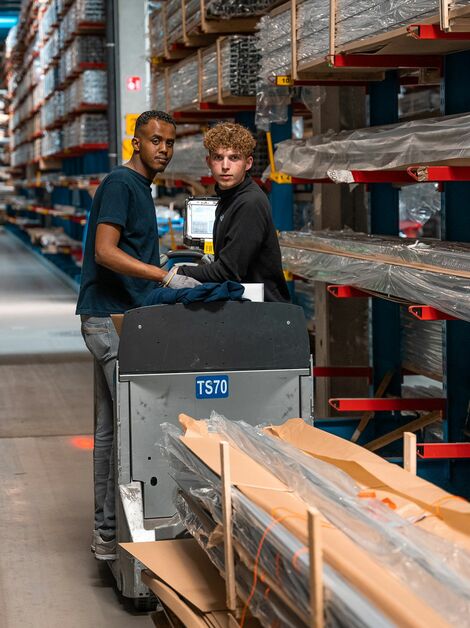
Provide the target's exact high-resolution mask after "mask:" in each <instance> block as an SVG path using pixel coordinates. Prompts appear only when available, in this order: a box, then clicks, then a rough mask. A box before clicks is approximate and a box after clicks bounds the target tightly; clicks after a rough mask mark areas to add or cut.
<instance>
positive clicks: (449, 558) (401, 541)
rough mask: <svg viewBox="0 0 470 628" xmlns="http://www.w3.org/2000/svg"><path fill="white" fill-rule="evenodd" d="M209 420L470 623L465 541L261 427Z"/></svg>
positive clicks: (418, 589) (417, 588)
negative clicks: (430, 526) (412, 516)
mask: <svg viewBox="0 0 470 628" xmlns="http://www.w3.org/2000/svg"><path fill="white" fill-rule="evenodd" d="M208 425H209V430H210V431H215V432H217V433H219V434H221V435H222V436H223V437H224V438H226V439H228V440H229V442H231V443H233V444H234V445H235V446H236V447H238V448H239V449H241V450H242V451H244V452H245V453H247V454H248V455H249V456H250V457H251V458H253V459H254V460H256V461H257V462H258V463H260V464H262V465H263V466H265V467H267V468H268V469H269V470H270V472H271V473H273V474H274V475H275V476H276V477H277V478H278V479H279V480H281V481H282V482H283V483H284V484H286V485H287V486H288V487H289V488H290V489H291V490H293V491H295V492H296V493H297V494H298V495H299V496H300V497H301V498H302V499H303V500H304V501H306V502H307V503H309V504H311V505H315V506H316V507H317V508H318V509H319V510H320V512H321V513H322V514H323V515H324V516H325V517H327V519H328V520H329V521H330V522H331V523H332V524H333V525H335V526H336V527H338V528H339V529H341V530H342V531H343V532H344V533H345V534H346V535H347V536H349V537H350V538H351V539H352V540H353V541H354V542H355V543H357V544H358V545H359V546H360V547H362V548H363V549H364V550H365V551H367V552H369V553H370V554H371V555H372V556H373V557H374V558H375V559H376V560H377V561H378V562H380V563H381V564H383V565H384V566H386V567H388V568H390V569H392V570H393V574H394V576H395V577H397V578H398V579H400V580H401V581H402V582H404V583H406V584H407V585H408V586H409V587H410V589H411V590H412V591H413V592H414V593H415V594H416V595H418V596H419V597H420V598H421V599H422V600H424V601H425V602H426V603H427V604H428V605H429V606H430V607H431V608H434V609H435V610H436V611H437V612H438V613H440V614H441V615H442V616H443V617H445V618H446V619H447V621H449V623H450V624H452V625H460V626H469V625H470V554H469V553H468V552H467V551H466V550H464V549H463V547H461V546H458V545H456V544H454V543H451V542H450V541H447V540H444V539H442V538H439V537H437V536H435V535H434V534H431V533H429V532H426V531H425V530H423V529H422V528H417V527H416V526H414V525H413V524H412V523H410V522H408V521H407V520H406V519H404V518H402V517H400V516H399V515H398V514H396V513H395V512H394V511H393V510H392V509H390V508H388V506H386V505H385V504H383V503H382V502H381V501H379V500H378V499H375V498H363V497H360V496H359V493H360V487H359V486H357V485H356V484H355V482H354V481H353V480H352V478H350V476H348V475H347V474H346V473H344V472H343V471H341V470H340V469H338V468H337V467H335V466H333V465H331V464H329V463H326V462H324V461H322V460H318V459H316V458H313V457H312V456H308V455H306V454H304V453H303V452H301V451H299V450H298V449H296V448H294V447H292V446H291V445H289V444H288V443H285V442H282V441H280V440H278V439H275V438H273V437H271V436H268V435H266V434H264V433H263V432H262V430H261V429H259V428H255V427H252V426H250V425H247V424H246V423H243V422H235V421H227V420H226V419H224V418H223V417H221V416H219V415H217V414H216V413H213V414H212V416H211V419H210V421H209V423H208Z"/></svg>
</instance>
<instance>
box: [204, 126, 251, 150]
mask: <svg viewBox="0 0 470 628" xmlns="http://www.w3.org/2000/svg"><path fill="white" fill-rule="evenodd" d="M204 146H205V147H206V149H207V150H208V151H209V152H210V153H215V152H217V151H218V150H219V149H220V148H225V149H232V150H235V151H237V152H240V153H241V154H242V155H243V157H245V158H247V157H250V156H251V155H253V151H254V150H255V146H256V140H255V138H254V137H253V135H252V134H251V132H250V131H249V130H248V129H247V128H245V127H244V126H242V125H241V124H236V123H235V122H219V123H217V124H216V125H215V126H213V127H212V128H211V129H209V130H208V131H207V133H206V134H205V136H204Z"/></svg>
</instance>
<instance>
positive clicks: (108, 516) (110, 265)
mask: <svg viewBox="0 0 470 628" xmlns="http://www.w3.org/2000/svg"><path fill="white" fill-rule="evenodd" d="M175 136H176V128H175V122H174V120H173V118H172V117H171V116H169V115H168V114H167V113H165V112H163V111H146V112H144V113H142V114H141V115H140V116H139V117H138V118H137V121H136V125H135V132H134V138H133V139H132V147H133V149H134V150H133V155H132V157H131V159H130V160H129V161H128V162H127V163H126V164H124V165H123V166H118V167H117V168H114V169H113V171H112V172H111V173H110V174H109V175H108V176H107V177H106V178H105V179H104V180H103V181H102V183H101V184H100V186H99V187H98V189H97V191H96V194H95V196H94V199H93V203H92V207H91V213H90V218H89V222H88V234H87V239H86V243H85V251H84V256H83V267H82V278H81V285H80V294H79V297H78V303H77V310H76V313H77V314H80V316H81V321H82V335H83V338H84V340H85V343H86V345H87V347H88V349H89V350H90V352H91V353H92V355H93V357H94V362H95V368H94V371H95V445H94V451H93V466H94V486H95V526H94V531H93V541H92V545H91V549H92V550H93V551H94V552H95V557H96V558H98V559H99V560H113V559H114V558H116V539H115V504H114V465H113V451H112V449H113V432H114V423H113V397H114V385H115V384H114V371H115V365H116V357H117V350H118V344H119V338H118V336H117V333H116V331H115V329H114V326H113V323H112V320H111V317H110V316H111V314H122V313H124V312H125V311H126V310H129V309H131V308H134V307H139V306H140V305H142V303H143V301H144V299H145V296H146V295H147V294H148V293H149V292H150V291H151V290H152V289H153V288H155V287H156V285H157V284H158V283H159V282H163V283H164V284H165V285H167V286H169V287H171V288H191V287H194V286H196V285H198V284H199V282H197V281H195V280H194V279H191V278H189V277H183V276H181V275H174V276H173V275H167V272H166V271H164V270H162V269H161V268H160V252H159V245H158V229H157V219H156V213H155V204H154V201H153V198H152V194H151V188H150V186H151V184H152V181H153V179H154V177H155V175H156V174H158V173H159V172H163V171H164V170H165V168H166V166H167V165H168V163H169V162H170V159H171V158H172V156H173V146H174V143H175Z"/></svg>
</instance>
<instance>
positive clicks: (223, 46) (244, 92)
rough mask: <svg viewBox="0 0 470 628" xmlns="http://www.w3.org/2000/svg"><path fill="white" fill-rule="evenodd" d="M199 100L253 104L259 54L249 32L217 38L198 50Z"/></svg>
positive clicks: (254, 39)
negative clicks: (211, 43)
mask: <svg viewBox="0 0 470 628" xmlns="http://www.w3.org/2000/svg"><path fill="white" fill-rule="evenodd" d="M199 54H200V76H199V85H200V100H201V101H203V102H212V101H216V102H218V103H219V104H229V102H230V101H232V102H235V103H239V104H242V102H246V103H247V104H250V103H254V99H255V97H256V82H257V79H258V73H259V60H260V54H259V49H258V44H257V40H256V37H254V36H253V35H230V36H227V37H219V38H218V39H217V43H216V45H215V46H210V47H209V48H206V49H203V50H200V51H199Z"/></svg>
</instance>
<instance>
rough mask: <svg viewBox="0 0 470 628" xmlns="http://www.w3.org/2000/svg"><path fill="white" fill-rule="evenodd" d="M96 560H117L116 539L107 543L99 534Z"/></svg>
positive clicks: (96, 543)
mask: <svg viewBox="0 0 470 628" xmlns="http://www.w3.org/2000/svg"><path fill="white" fill-rule="evenodd" d="M95 558H96V559H97V560H116V558H117V554H116V539H111V540H110V541H105V540H104V539H102V538H101V535H100V534H99V532H98V536H97V538H96V542H95Z"/></svg>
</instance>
